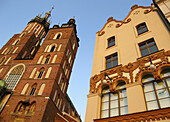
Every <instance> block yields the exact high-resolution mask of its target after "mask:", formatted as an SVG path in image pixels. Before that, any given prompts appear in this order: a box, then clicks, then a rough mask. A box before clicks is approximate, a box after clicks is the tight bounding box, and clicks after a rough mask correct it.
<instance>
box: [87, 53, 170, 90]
mask: <svg viewBox="0 0 170 122" xmlns="http://www.w3.org/2000/svg"><path fill="white" fill-rule="evenodd" d="M169 56H170V50H168V51H166V52H164V50H161V51H159V52H156V53H154V54H151V55H150V56H149V57H148V56H147V57H141V58H139V59H138V60H137V61H136V62H133V63H128V64H127V65H125V66H122V65H119V66H117V67H114V68H111V69H109V70H104V71H102V73H101V74H99V75H95V76H93V77H91V79H90V93H95V92H97V91H98V89H99V88H101V87H102V85H103V82H101V83H100V84H99V85H98V86H97V88H96V83H97V82H99V81H100V80H101V81H103V80H104V79H106V75H105V73H107V75H108V76H109V75H112V74H116V73H117V75H113V76H112V77H110V79H111V80H110V79H109V78H107V79H106V80H107V82H106V83H105V84H108V85H109V87H110V91H112V92H113V91H114V89H115V84H116V81H119V80H124V81H125V82H126V84H129V79H128V78H126V77H124V76H123V72H125V73H129V76H130V80H131V82H138V81H141V78H142V75H143V73H149V72H150V73H151V74H153V76H154V78H155V79H156V80H160V79H161V77H160V72H161V70H162V67H170V62H169V61H168V57H169ZM150 59H151V61H156V62H155V63H153V64H154V65H155V66H156V69H155V70H154V69H150V68H149V65H147V66H145V64H146V63H149V62H150ZM158 59H161V61H159V60H158ZM137 68H139V72H138V73H137V74H136V76H133V71H134V70H136V69H137ZM133 77H135V81H133ZM109 81H111V82H109Z"/></svg>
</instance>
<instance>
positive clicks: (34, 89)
mask: <svg viewBox="0 0 170 122" xmlns="http://www.w3.org/2000/svg"><path fill="white" fill-rule="evenodd" d="M36 89H37V84H34V85H33V86H32V87H31V89H30V90H29V92H28V95H34V94H35V91H36Z"/></svg>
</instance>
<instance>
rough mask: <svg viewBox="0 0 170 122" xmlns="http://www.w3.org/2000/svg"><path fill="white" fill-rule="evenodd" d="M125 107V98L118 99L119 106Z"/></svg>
mask: <svg viewBox="0 0 170 122" xmlns="http://www.w3.org/2000/svg"><path fill="white" fill-rule="evenodd" d="M126 105H127V98H120V106H126Z"/></svg>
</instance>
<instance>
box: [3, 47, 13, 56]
mask: <svg viewBox="0 0 170 122" xmlns="http://www.w3.org/2000/svg"><path fill="white" fill-rule="evenodd" d="M12 50H13V47H10V48H9V49H8V50H7V51H6V52H5V54H6V55H8V54H10V53H11V51H12Z"/></svg>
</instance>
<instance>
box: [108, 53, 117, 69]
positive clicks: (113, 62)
mask: <svg viewBox="0 0 170 122" xmlns="http://www.w3.org/2000/svg"><path fill="white" fill-rule="evenodd" d="M117 65H118V57H117V53H114V54H113V55H111V56H108V57H106V69H110V68H112V67H116V66H117Z"/></svg>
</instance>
